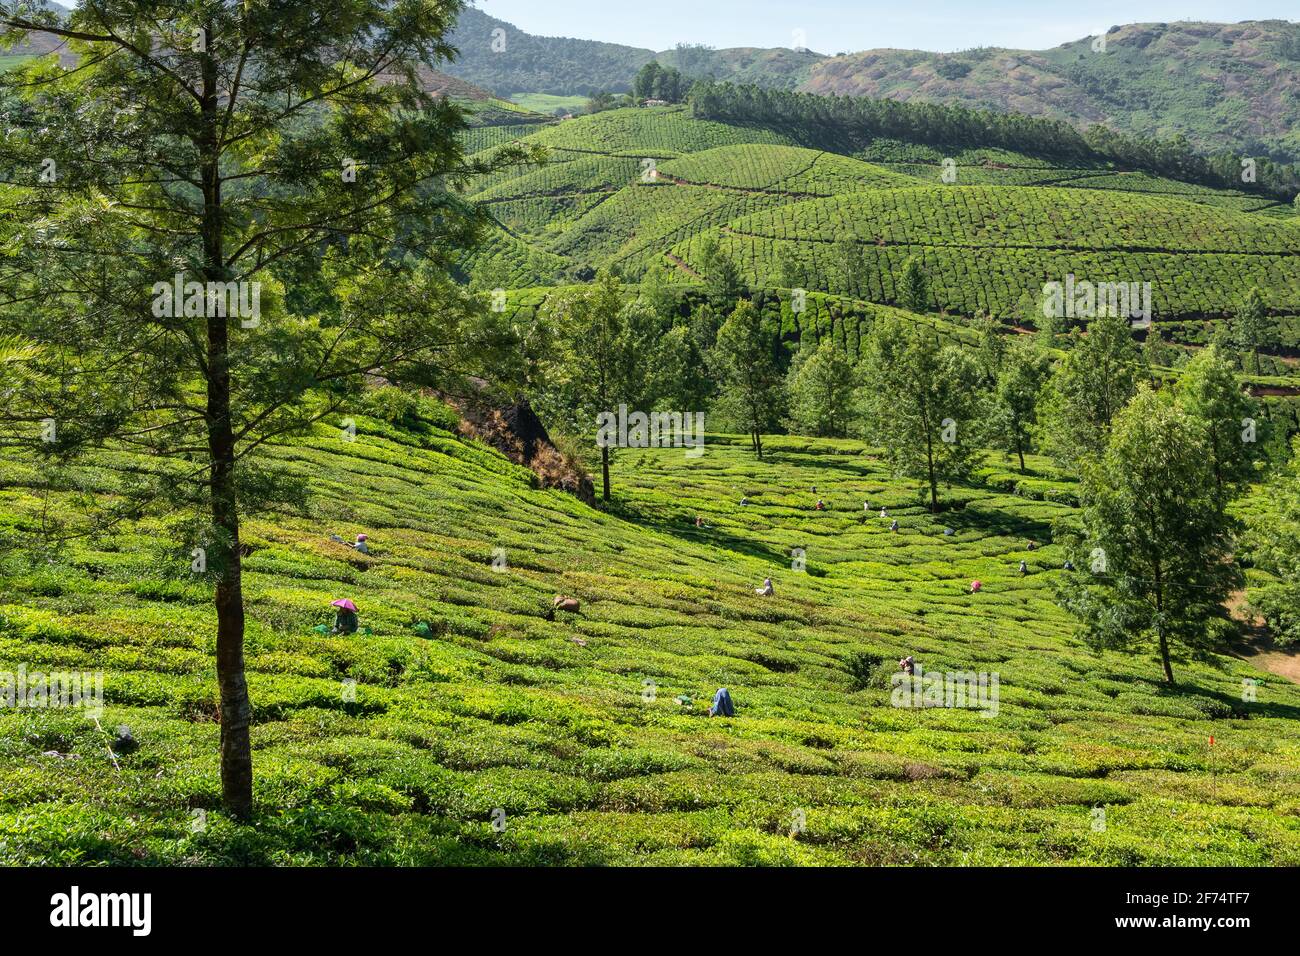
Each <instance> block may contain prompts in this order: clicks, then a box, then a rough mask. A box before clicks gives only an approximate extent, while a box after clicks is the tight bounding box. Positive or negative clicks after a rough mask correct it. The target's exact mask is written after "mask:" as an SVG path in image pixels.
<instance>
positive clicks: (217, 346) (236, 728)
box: [201, 25, 253, 820]
mask: <svg viewBox="0 0 1300 956" xmlns="http://www.w3.org/2000/svg"><path fill="white" fill-rule="evenodd" d="M207 31H208V35H209V37H210V36H211V32H212V31H211V26H210V25H208V26H207ZM217 106H218V102H217V71H216V64H215V63H214V61H213V59H212V58H211V57H210V56H205V57H204V58H203V95H202V112H203V133H202V140H201V152H202V162H201V167H202V179H203V222H202V225H201V231H202V235H203V251H204V259H205V264H204V270H203V271H204V278H205V279H206V280H207V281H208V282H222V281H225V279H226V275H225V272H226V268H225V253H224V244H223V231H224V228H225V224H224V222H223V217H222V208H221V157H220V144H219V143H218V141H217V137H218V131H217V118H218V109H217ZM208 311H209V312H215V311H217V310H215V309H212V308H209V309H208ZM207 328H208V343H207V344H208V356H207V358H208V381H207V409H206V424H207V432H208V455H209V458H210V463H209V481H210V486H209V491H210V494H211V496H212V501H211V510H212V524H213V527H214V528H215V529H216V532H217V541H216V542H215V544H216V546H217V549H218V568H219V569H220V578H219V579H218V581H217V589H216V599H215V603H216V610H217V686H218V689H219V691H220V695H221V795H222V801H223V802H224V804H225V807H226V810H227V811H228V812H229V813H230V814H231V815H232V816H233V817H235V818H236V819H241V820H243V819H247V818H248V817H250V816H251V815H252V812H253V753H252V747H251V744H250V741H249V725H250V724H251V722H252V706H251V704H250V703H249V700H248V682H247V680H246V679H245V677H244V589H243V578H242V573H241V572H242V568H241V562H242V561H243V555H242V554H241V548H240V542H239V503H238V498H237V492H236V488H235V434H234V425H233V423H232V421H231V410H230V327H229V323H228V322H227V320H226V318H225V317H224V316H217V315H209V316H208V317H207Z"/></svg>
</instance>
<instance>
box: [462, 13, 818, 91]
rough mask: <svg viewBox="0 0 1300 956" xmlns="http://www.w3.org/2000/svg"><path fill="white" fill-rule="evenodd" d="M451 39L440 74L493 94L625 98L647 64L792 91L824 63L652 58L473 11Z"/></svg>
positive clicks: (800, 58) (710, 55) (772, 56)
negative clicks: (450, 53) (453, 51)
mask: <svg viewBox="0 0 1300 956" xmlns="http://www.w3.org/2000/svg"><path fill="white" fill-rule="evenodd" d="M451 41H452V43H453V44H454V45H455V46H457V47H458V48H459V49H460V57H459V58H458V59H457V60H456V61H455V62H454V63H452V64H449V65H447V66H445V67H444V69H445V70H446V71H447V72H448V73H450V74H452V75H453V76H458V77H460V78H461V79H464V80H468V81H469V82H471V83H475V84H477V85H478V86H482V87H486V88H487V89H489V90H492V91H493V92H495V93H496V94H497V95H498V96H509V95H511V94H512V93H550V94H553V95H556V96H590V95H591V94H592V93H596V92H598V91H600V90H608V91H609V92H611V93H626V92H628V91H629V90H631V88H632V79H633V77H635V76H636V72H637V70H639V69H641V67H643V66H645V65H646V64H647V63H649V62H650V61H651V60H658V61H659V62H660V63H662V64H664V65H665V66H674V67H676V68H677V69H679V70H681V71H682V72H683V73H685V74H687V75H688V76H693V77H705V76H712V77H714V78H716V79H719V80H735V81H737V82H741V83H756V84H758V85H761V86H778V87H781V88H783V89H793V88H794V87H795V86H797V85H798V84H799V83H801V82H803V81H804V80H805V79H807V77H808V75H809V73H810V71H811V69H812V67H813V66H814V64H817V63H820V62H821V61H823V60H825V59H827V58H826V57H825V56H823V55H821V54H818V53H812V52H810V51H807V50H803V51H799V50H781V49H774V50H764V49H755V48H737V49H730V50H714V49H711V48H709V47H701V46H682V47H679V48H677V49H676V50H669V51H666V52H663V53H656V52H655V51H654V50H648V49H640V48H638V47H631V46H623V45H621V44H618V43H600V42H597V41H595V40H574V39H569V38H566V37H539V36H533V35H532V34H530V33H525V32H523V31H522V30H519V29H517V28H516V27H514V26H512V25H511V24H509V23H506V22H505V21H504V20H498V19H496V18H495V17H490V16H488V15H487V14H486V13H484V12H483V11H482V10H478V9H475V8H472V7H471V8H468V9H466V10H465V11H464V13H462V14H461V16H460V21H459V22H458V23H457V25H456V30H455V32H454V33H453V34H452V38H451Z"/></svg>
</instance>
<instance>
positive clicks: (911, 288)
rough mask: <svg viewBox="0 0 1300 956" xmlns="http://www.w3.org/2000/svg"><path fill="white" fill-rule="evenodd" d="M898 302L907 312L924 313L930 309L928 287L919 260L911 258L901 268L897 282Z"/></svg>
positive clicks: (914, 257)
mask: <svg viewBox="0 0 1300 956" xmlns="http://www.w3.org/2000/svg"><path fill="white" fill-rule="evenodd" d="M898 288H899V293H898V294H899V300H900V303H901V305H902V306H903V308H904V309H906V310H907V311H908V312H926V311H928V310H929V308H930V285H929V281H928V280H927V278H926V275H925V270H924V269H922V268H921V260H920V259H918V258H917V257H916V256H912V257H911V258H910V259H908V260H907V262H906V263H905V264H904V266H903V276H902V279H901V281H900V282H899V286H898Z"/></svg>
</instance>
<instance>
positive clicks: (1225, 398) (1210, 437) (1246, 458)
mask: <svg viewBox="0 0 1300 956" xmlns="http://www.w3.org/2000/svg"><path fill="white" fill-rule="evenodd" d="M1177 395H1178V402H1179V404H1180V405H1181V406H1182V407H1183V409H1184V410H1185V411H1186V412H1187V413H1188V414H1189V415H1191V416H1192V417H1193V418H1194V419H1196V420H1197V421H1199V422H1200V423H1201V425H1202V427H1203V428H1204V430H1205V440H1206V446H1207V448H1208V449H1209V453H1210V464H1211V469H1212V471H1213V473H1214V489H1215V498H1216V499H1217V501H1218V502H1219V507H1220V509H1222V508H1224V507H1226V506H1227V503H1228V499H1229V498H1231V497H1232V496H1233V495H1234V494H1235V493H1236V492H1238V491H1240V490H1241V489H1242V488H1244V487H1245V486H1246V485H1247V484H1248V483H1249V482H1250V481H1251V479H1252V478H1253V477H1254V474H1255V467H1254V461H1255V458H1256V449H1257V447H1258V446H1257V444H1256V434H1255V421H1254V417H1255V415H1257V414H1258V406H1257V403H1256V402H1255V400H1254V399H1252V398H1251V397H1250V396H1249V395H1248V394H1247V393H1246V392H1245V391H1244V390H1243V389H1242V387H1241V384H1240V383H1239V382H1238V381H1237V375H1236V373H1235V371H1234V370H1233V367H1232V365H1231V363H1229V362H1228V361H1227V360H1226V359H1225V358H1224V357H1223V356H1222V355H1220V354H1219V350H1218V348H1217V347H1216V346H1213V345H1211V346H1210V347H1209V348H1207V349H1203V350H1202V351H1201V352H1200V353H1199V354H1198V355H1197V356H1196V357H1195V358H1193V359H1192V360H1191V361H1190V362H1188V363H1187V367H1186V368H1185V369H1184V370H1183V374H1182V376H1181V377H1180V378H1179V380H1178V385H1177Z"/></svg>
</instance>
